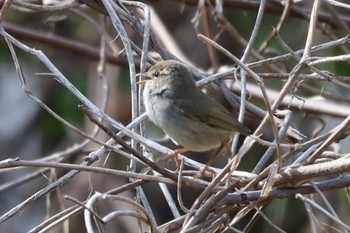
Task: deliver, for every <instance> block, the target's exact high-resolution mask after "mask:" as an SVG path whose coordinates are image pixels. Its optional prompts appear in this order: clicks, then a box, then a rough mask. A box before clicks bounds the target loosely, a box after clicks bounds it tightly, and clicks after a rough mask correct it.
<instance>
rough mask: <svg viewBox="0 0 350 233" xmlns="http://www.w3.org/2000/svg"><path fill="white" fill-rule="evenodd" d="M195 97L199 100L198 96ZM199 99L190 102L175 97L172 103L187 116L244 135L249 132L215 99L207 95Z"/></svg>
mask: <svg viewBox="0 0 350 233" xmlns="http://www.w3.org/2000/svg"><path fill="white" fill-rule="evenodd" d="M196 99H197V100H199V99H198V98H196ZM200 99H201V100H199V101H200V103H196V104H193V103H190V102H189V101H188V100H185V99H177V100H176V101H175V103H174V104H175V107H177V108H178V109H179V110H180V111H181V112H183V113H184V115H186V116H187V117H189V118H191V119H193V120H196V121H201V122H203V123H206V124H208V125H210V126H211V127H215V128H219V129H224V130H228V131H237V132H240V133H242V134H245V135H247V134H248V133H249V132H250V130H249V129H248V128H247V127H246V126H244V125H242V124H241V123H239V122H238V121H237V120H236V119H235V118H234V117H233V116H232V115H231V114H230V112H229V111H228V110H226V109H225V108H224V107H223V106H222V105H220V104H219V103H217V102H216V101H215V100H213V99H211V98H208V96H204V97H202V98H200ZM203 99H205V101H203ZM203 106H204V107H203Z"/></svg>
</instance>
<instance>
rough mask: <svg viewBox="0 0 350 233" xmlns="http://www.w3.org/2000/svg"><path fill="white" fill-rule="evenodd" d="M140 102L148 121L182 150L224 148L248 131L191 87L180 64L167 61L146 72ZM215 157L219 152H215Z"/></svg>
mask: <svg viewBox="0 0 350 233" xmlns="http://www.w3.org/2000/svg"><path fill="white" fill-rule="evenodd" d="M147 77H149V78H151V80H147V82H146V85H145V88H144V91H143V100H144V105H145V108H146V112H147V115H148V117H149V118H150V120H151V121H152V122H153V123H154V124H155V125H157V126H159V127H160V128H162V129H163V130H164V132H165V133H166V134H167V135H168V136H169V137H170V138H171V140H172V141H173V142H174V143H175V144H177V145H180V146H182V147H184V149H180V150H178V151H177V153H183V152H185V151H188V150H191V151H196V152H203V151H208V150H211V149H214V148H220V150H221V149H222V147H223V146H224V145H226V144H227V143H228V142H229V141H230V140H231V138H232V136H233V135H234V133H235V132H239V133H241V134H244V135H248V134H249V133H250V130H249V129H248V128H247V127H246V126H244V125H242V124H241V123H240V122H238V121H237V119H235V118H234V117H233V116H232V115H231V113H230V112H229V111H228V110H227V109H226V108H225V107H223V106H222V105H221V104H219V103H218V102H216V101H215V100H214V99H212V98H211V97H209V96H207V95H205V94H204V93H203V92H202V91H201V90H200V89H199V88H198V87H197V86H196V84H195V81H194V79H193V77H192V74H191V72H190V70H189V69H188V68H187V67H186V66H185V65H183V64H182V63H180V62H177V61H174V60H168V61H163V62H160V63H158V64H156V65H154V66H153V67H151V68H150V69H149V71H148V72H147ZM217 153H219V150H218V151H217Z"/></svg>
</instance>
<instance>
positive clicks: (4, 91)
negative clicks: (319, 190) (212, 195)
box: [0, 0, 350, 233]
mask: <svg viewBox="0 0 350 233" xmlns="http://www.w3.org/2000/svg"><path fill="white" fill-rule="evenodd" d="M6 2H11V1H6ZM96 2H97V3H96ZM98 2H99V1H80V2H77V4H76V5H74V4H72V5H70V4H71V1H38V0H32V1H24V0H23V1H12V3H10V5H9V8H8V9H6V10H5V8H4V7H5V6H6V3H4V2H2V3H0V6H1V7H2V8H1V9H2V13H3V14H2V15H1V18H0V19H1V21H0V26H1V27H3V29H4V30H5V31H6V32H7V33H8V34H10V35H11V36H13V37H14V38H16V39H18V40H19V41H20V42H22V43H23V44H25V45H27V46H28V47H30V48H34V49H37V50H40V51H42V52H43V53H44V54H46V56H47V57H48V58H49V59H50V61H51V62H52V63H53V64H54V65H55V66H56V67H57V68H58V69H59V71H60V72H61V73H62V74H63V75H64V76H65V77H66V78H67V79H68V80H69V81H70V82H71V83H72V84H73V85H74V86H75V87H76V88H77V89H78V90H79V91H80V92H81V93H83V94H84V95H85V96H86V97H87V98H89V100H91V101H92V102H93V103H94V104H95V105H96V106H98V107H100V108H101V109H103V110H104V111H105V112H106V113H107V114H108V115H109V116H111V117H112V118H113V119H115V120H117V121H120V122H121V123H122V124H124V125H127V124H128V123H130V122H131V89H130V78H129V75H130V74H129V67H128V61H127V59H126V55H125V51H124V50H123V45H122V43H121V40H120V37H119V36H118V33H117V32H116V31H115V29H114V28H113V25H112V24H111V22H110V19H109V17H105V16H104V14H103V13H105V12H104V11H103V5H101V3H98ZM218 2H219V1H218ZM313 2H314V1H298V2H297V1H295V2H292V1H267V5H266V8H265V14H264V18H263V21H262V24H261V27H260V30H259V31H258V35H257V39H256V42H255V43H254V46H253V48H254V51H255V52H256V54H259V55H260V56H262V57H263V58H264V59H266V58H268V57H275V56H278V55H282V54H286V53H288V52H287V51H286V50H285V49H284V48H283V47H282V46H281V43H280V42H278V40H277V39H276V38H275V37H273V38H272V39H271V41H269V42H268V43H267V45H266V48H264V47H263V43H264V42H266V39H267V37H268V36H269V35H270V34H271V33H272V31H273V29H274V28H277V30H279V31H278V34H279V36H280V38H281V39H282V40H283V42H284V43H285V44H286V45H288V46H289V48H290V49H292V50H293V51H296V50H299V49H303V48H304V47H305V41H306V37H307V33H308V27H309V15H310V11H311V8H312V4H313ZM322 2H323V4H321V6H320V9H319V18H318V22H317V28H316V33H315V38H314V41H313V44H314V45H318V44H322V43H326V42H331V41H335V40H337V39H341V38H344V37H346V36H347V35H348V34H349V26H350V17H349V16H348V15H349V8H347V9H346V8H345V7H337V6H335V5H333V4H330V3H329V2H328V1H322ZM84 3H87V5H86V4H84ZM93 3H96V4H97V5H94V4H93ZM143 3H144V4H147V5H148V6H149V7H150V8H151V9H152V21H151V24H152V30H153V31H154V33H155V35H156V36H157V37H159V39H160V41H161V43H162V45H163V46H164V48H165V49H166V50H167V51H168V52H170V53H171V54H173V55H175V56H177V57H178V58H179V59H180V60H182V61H185V62H187V63H189V64H191V65H193V66H194V67H196V68H197V69H198V70H200V71H201V72H202V73H205V74H207V75H209V74H213V73H216V72H218V71H219V70H225V69H228V67H232V66H233V65H234V64H233V62H232V61H231V60H230V59H229V58H227V56H225V55H224V54H222V53H220V52H218V51H215V50H214V49H212V48H208V46H207V45H206V44H204V43H203V42H201V41H200V40H199V39H198V37H197V34H198V33H201V34H204V35H206V36H208V37H210V38H213V39H215V41H216V42H217V43H219V44H220V45H222V46H223V47H224V48H226V49H227V50H228V51H230V52H231V53H232V54H234V55H236V56H237V57H241V56H242V54H243V52H244V49H245V43H246V41H248V40H249V38H250V37H251V34H252V30H253V28H254V25H255V21H256V16H257V12H258V8H259V3H260V1H235V0H232V1H225V0H224V1H223V3H224V4H223V11H222V12H220V11H218V10H217V8H215V4H214V1H207V2H204V1H193V0H185V1H169V0H158V1H145V2H143ZM209 3H211V4H209ZM343 3H344V4H347V3H346V2H345V1H343ZM26 4H30V5H29V6H27V5H26ZM62 4H67V6H68V7H67V8H65V9H59V10H54V8H53V7H54V6H61V5H62ZM202 4H205V6H202ZM287 4H290V6H288V8H287V7H286V5H287ZM32 5H34V6H41V8H38V9H33V8H32V7H30V6H32ZM347 6H349V5H347ZM50 7H51V8H50ZM101 7H102V8H101ZM127 8H128V9H129V10H130V11H132V12H133V13H134V15H135V17H140V18H141V19H142V18H143V17H142V16H140V15H142V13H140V12H141V11H139V10H138V9H136V8H135V7H129V6H127ZM101 9H102V10H101ZM284 10H285V11H287V13H286V14H287V16H286V17H285V18H283V17H282V14H283V13H282V12H283V11H284ZM282 18H283V19H282ZM281 21H282V26H281V27H280V28H278V27H279V26H278V24H279V23H281ZM96 24H97V25H100V26H101V27H102V25H103V27H104V28H103V30H104V31H105V32H108V34H109V36H110V38H111V39H112V40H111V41H110V43H111V44H113V45H114V47H115V48H118V49H119V51H112V49H110V47H109V46H106V50H107V51H106V59H107V62H106V65H105V66H104V70H103V71H102V72H101V70H100V68H99V67H101V65H100V66H99V64H100V63H101V59H100V58H99V56H100V55H99V54H100V51H99V50H100V46H101V42H100V41H101V32H100V31H99V30H100V29H99V28H98V27H97V26H96ZM124 24H125V28H126V29H127V33H128V36H129V38H130V39H131V41H132V42H133V43H135V44H136V45H138V46H141V45H142V38H141V36H140V34H138V33H137V32H136V31H135V30H134V28H132V27H130V25H128V24H127V23H125V21H124ZM349 48H350V47H349V44H344V45H341V46H334V47H332V48H329V49H325V50H322V51H321V52H317V53H313V54H312V56H315V57H327V56H336V55H343V54H348V53H349ZM0 51H1V52H0V159H1V160H5V159H8V158H17V157H18V158H20V159H21V160H38V159H47V160H45V161H64V162H68V163H73V164H80V163H81V162H83V161H84V157H85V156H87V155H88V154H89V153H90V152H92V151H95V150H97V149H98V148H99V146H98V145H96V144H94V143H88V144H86V145H84V146H82V147H79V145H81V143H83V142H84V140H85V139H84V138H83V137H82V136H81V135H79V134H77V133H75V132H74V131H72V130H71V129H69V128H68V127H67V126H64V125H63V124H62V123H61V122H59V121H58V120H57V119H55V118H54V117H53V116H52V115H51V114H49V113H48V112H47V111H46V110H44V109H43V108H42V107H40V106H39V105H38V104H37V103H35V102H34V101H33V100H32V99H31V98H29V96H28V95H27V94H26V92H25V90H24V89H23V88H22V87H21V84H20V81H19V78H18V76H17V74H16V69H15V65H14V61H13V59H12V57H11V53H10V51H9V48H8V45H7V44H6V42H5V40H4V37H3V36H2V38H1V39H0ZM15 51H16V53H17V56H18V59H19V63H20V65H21V69H22V71H23V74H24V78H25V80H26V88H27V90H28V91H30V92H31V93H33V94H34V95H35V96H36V97H37V98H39V99H40V100H41V101H42V102H43V103H44V104H45V105H47V106H48V107H49V108H50V109H52V110H53V111H54V112H55V113H56V114H58V115H59V116H60V117H62V118H63V119H64V120H66V121H68V122H69V123H71V124H72V125H74V126H75V127H77V128H79V129H81V130H82V131H84V132H86V133H92V132H93V131H94V126H93V124H92V123H91V122H90V121H89V120H88V119H87V118H86V117H85V116H84V113H82V112H81V111H80V110H79V108H78V105H79V104H81V103H80V101H79V100H78V99H77V98H76V96H74V95H73V94H72V93H71V92H70V91H69V90H67V89H66V88H65V87H64V86H62V85H61V84H60V83H59V82H57V80H56V79H55V77H54V76H52V75H51V74H50V73H49V72H48V70H47V68H46V67H44V65H43V64H42V63H41V62H40V61H39V60H38V59H37V58H36V57H35V56H32V55H30V54H29V53H26V52H24V51H22V50H21V49H18V48H17V47H15ZM150 56H151V57H153V58H157V59H159V57H160V55H159V53H158V51H157V50H156V49H154V48H150ZM139 59H140V56H139V55H138V54H136V53H135V60H136V61H137V62H136V66H137V72H139V65H140V64H139ZM258 60H262V59H261V58H258V57H256V56H254V55H253V56H251V57H250V59H249V60H248V61H247V63H250V62H254V61H258ZM296 64H298V61H296V60H295V59H292V58H290V59H287V60H283V61H282V62H276V63H275V64H273V66H274V68H278V70H279V72H276V73H277V74H278V73H279V74H281V76H279V77H273V76H268V75H267V76H266V77H264V81H265V84H266V86H267V88H268V89H269V91H271V98H273V93H274V91H275V93H278V92H279V91H280V89H281V88H282V87H283V85H284V84H285V82H286V80H287V78H288V74H289V73H290V72H291V71H292V69H294V68H295V66H296ZM317 68H318V69H320V70H322V71H326V72H328V73H331V74H333V75H334V76H337V77H340V79H339V80H341V81H342V82H343V83H344V85H339V84H338V83H335V82H329V81H325V80H324V79H323V80H322V79H321V78H310V79H306V78H305V79H300V82H299V83H297V85H295V87H294V89H293V90H290V96H289V99H288V98H286V101H285V102H284V103H283V105H282V107H281V108H280V109H289V110H291V111H292V112H293V118H292V121H293V123H294V127H295V128H296V129H298V130H299V131H300V132H301V133H302V134H304V135H305V136H307V138H308V139H310V138H313V137H316V135H320V134H323V133H326V132H329V131H330V130H332V129H333V128H334V127H335V126H337V125H338V124H339V123H341V122H342V120H343V119H344V118H345V117H346V116H348V115H349V113H350V107H349V102H350V98H349V97H350V96H349V94H348V93H349V92H348V91H349V90H348V88H349V87H348V85H349V78H348V77H349V76H350V69H349V62H348V61H346V60H345V61H336V62H329V63H325V64H321V65H319V66H317ZM253 69H254V71H255V72H257V73H261V74H267V73H273V71H272V70H273V68H271V67H269V66H268V65H264V66H262V67H256V68H253ZM282 74H286V75H284V76H283V75H282ZM310 74H312V73H311V72H310V71H309V70H306V71H305V72H304V73H303V75H310ZM102 75H105V76H104V77H102ZM248 82H249V84H251V85H252V86H253V87H254V86H255V87H256V86H257V85H256V82H255V81H254V80H253V79H251V78H248ZM234 90H235V92H236V93H238V94H239V91H237V89H234ZM251 90H252V91H251V92H250V93H249V96H250V97H249V102H251V103H253V104H254V105H256V106H259V107H261V108H265V107H264V106H265V104H264V102H263V99H262V98H261V97H259V94H258V92H255V91H254V90H255V89H251ZM209 93H210V91H209ZM211 95H213V96H215V97H216V98H217V99H218V100H220V101H221V103H222V104H224V105H225V106H227V107H229V108H230V105H229V104H228V102H226V101H225V98H224V96H223V95H222V94H221V92H219V91H217V90H214V91H212V93H211ZM292 96H293V99H292V100H291V97H292ZM307 103H311V104H309V105H308V104H307ZM304 104H305V105H304ZM309 106H314V108H311V107H309ZM231 111H236V112H237V109H234V108H232V107H231ZM260 121H261V119H259V118H257V117H250V116H249V114H248V115H247V117H246V119H245V124H246V125H247V126H248V127H249V128H251V129H252V130H254V129H255V128H256V127H257V126H258V125H259V123H260ZM146 126H147V127H146V128H147V135H148V137H149V138H151V139H153V140H156V141H158V142H161V143H163V144H164V145H166V146H168V147H170V148H176V146H175V145H173V144H172V143H171V142H170V141H169V140H166V138H165V139H164V134H163V133H162V131H161V130H160V129H157V128H156V127H154V126H153V125H152V123H150V122H149V121H147V120H146ZM96 138H98V139H99V140H101V141H107V140H108V139H109V137H108V136H107V135H106V134H104V133H102V132H99V133H98V134H97V135H96ZM243 139H244V138H241V140H240V143H242V142H243ZM264 139H266V140H273V135H272V133H271V130H267V131H266V132H265V133H264ZM349 145H350V144H349V140H348V139H344V140H342V141H340V142H339V143H335V144H333V145H332V147H331V148H330V150H331V151H332V152H334V153H335V154H346V153H348V151H349ZM265 150H266V149H265V148H264V147H262V146H259V145H257V146H255V147H254V148H253V149H252V151H251V152H250V153H249V155H247V156H246V157H245V158H246V159H245V160H244V161H243V162H242V164H241V165H240V167H239V169H240V170H243V171H251V170H252V169H253V168H254V166H255V164H256V163H257V161H258V160H259V159H260V157H261V155H262V154H263V152H264V151H265ZM211 154H212V152H208V153H200V154H199V153H189V154H188V156H189V157H190V158H192V159H194V160H196V161H199V162H202V163H205V162H206V161H208V159H209V158H210V155H211ZM159 156H161V155H159ZM106 158H107V157H103V159H102V160H100V161H98V162H96V163H94V165H93V166H96V167H99V166H101V167H108V168H113V169H120V170H126V169H127V167H128V166H129V160H128V159H127V158H125V157H124V156H121V155H119V154H116V153H111V154H110V155H109V157H108V159H106ZM226 161H227V159H226V158H224V157H223V158H220V159H218V160H217V161H215V166H218V167H223V166H224V165H225V163H226ZM164 166H168V167H169V168H172V169H173V168H174V164H173V163H172V162H169V164H164ZM67 172H68V170H67V169H53V168H38V167H36V168H35V167H26V168H23V167H15V168H8V169H0V215H3V214H5V213H7V212H8V211H9V210H11V209H12V208H14V207H15V206H17V205H18V204H20V203H21V202H23V201H24V200H26V199H27V198H28V197H30V196H31V195H33V194H34V193H36V192H37V191H39V190H41V189H42V188H44V187H46V186H47V185H49V184H50V183H52V182H53V181H54V180H56V179H57V178H58V177H60V176H62V175H63V174H66V173H67ZM127 182H128V180H127V179H124V178H119V177H115V176H106V175H103V174H97V173H87V172H81V173H80V174H78V175H76V176H75V177H74V178H73V179H71V180H69V181H68V182H66V183H65V184H63V185H62V186H60V187H59V188H57V189H55V190H54V191H53V192H51V193H50V194H48V195H46V196H45V197H44V198H41V199H39V200H37V201H35V202H33V203H31V204H30V205H28V206H27V207H26V208H24V209H23V210H22V211H20V213H17V214H16V215H14V216H13V217H11V218H9V219H7V220H6V221H4V222H2V223H0V232H8V233H11V232H28V231H29V230H31V229H33V228H34V227H35V226H37V225H39V224H40V223H42V222H43V221H44V220H45V219H47V218H48V217H49V216H52V215H54V214H56V213H58V212H59V211H62V210H64V209H66V208H68V207H69V206H73V205H74V204H75V203H73V202H72V201H70V200H67V199H63V198H62V197H63V196H64V195H66V196H70V197H74V198H75V199H77V200H80V201H84V200H86V199H87V198H88V197H89V195H91V193H92V192H95V191H98V192H105V191H108V190H111V189H113V188H114V187H120V186H121V185H123V184H126V183H127ZM142 187H143V188H144V192H145V195H146V196H147V198H148V201H149V203H150V205H151V207H152V210H153V212H154V215H155V217H156V219H157V224H159V225H161V224H164V223H166V222H168V221H170V220H172V219H173V218H174V217H173V216H172V215H171V212H170V210H169V207H168V206H167V202H166V200H165V199H164V197H162V196H161V195H159V193H160V190H159V186H158V185H157V184H156V183H148V184H144V185H143V186H142ZM169 188H170V189H171V191H173V192H174V194H173V196H174V197H175V198H176V194H175V193H176V187H175V186H169ZM182 192H183V196H185V197H186V198H185V199H184V202H185V205H186V206H190V205H191V203H193V201H194V200H195V199H196V197H198V195H199V191H198V192H197V190H195V191H194V190H193V189H189V188H184V189H183V190H182ZM123 195H125V196H127V197H130V198H132V199H137V198H138V197H137V195H136V193H135V191H134V190H131V191H130V190H129V191H126V192H124V193H123ZM325 195H326V196H327V198H328V200H329V201H331V204H332V206H333V208H334V209H335V210H336V212H337V213H338V215H339V216H340V218H342V217H343V218H342V219H343V220H344V217H345V218H346V216H347V214H348V211H349V206H348V205H345V206H344V205H343V204H342V203H344V202H347V200H346V197H347V196H346V195H345V191H344V190H334V191H329V192H325ZM317 198H318V197H316V199H317ZM100 205H101V207H100V208H101V209H100V211H101V212H105V213H107V212H108V211H109V210H111V209H114V208H120V209H123V203H122V204H120V205H117V204H114V203H113V205H110V203H100ZM124 205H125V204H124ZM264 211H265V214H266V215H267V216H268V217H269V219H271V221H273V222H274V223H275V224H276V225H277V226H279V227H280V228H281V229H283V230H284V231H286V232H305V233H306V232H312V230H311V229H312V226H311V225H310V221H309V219H308V217H307V210H306V207H305V206H304V203H303V202H301V201H299V200H297V199H295V198H288V199H281V200H275V201H274V202H272V203H271V204H270V205H269V206H267V207H266V210H264ZM251 217H252V215H249V216H248V217H247V218H245V219H243V221H242V222H241V223H239V224H238V228H239V227H242V228H244V226H245V225H246V224H247V222H248V221H249V218H251ZM318 217H320V221H321V222H323V223H324V225H321V226H318V227H317V229H318V230H319V232H339V231H336V230H334V229H333V228H332V227H333V224H334V222H333V221H332V220H330V219H328V218H326V217H325V216H324V215H322V214H320V215H318ZM323 218H324V220H322V219H323ZM70 220H71V221H70V222H69V224H67V223H64V224H63V223H62V224H59V225H58V226H55V227H53V228H52V229H50V230H51V232H85V226H84V222H83V217H82V212H81V211H80V212H79V213H77V214H75V215H74V216H72V217H71V218H70ZM134 223H135V221H132V220H130V219H129V218H125V219H124V218H122V220H121V221H119V222H113V223H108V224H107V225H106V226H105V231H106V232H137V226H136V225H135V224H134ZM347 224H350V222H349V220H347ZM250 232H279V231H277V230H276V229H274V228H273V227H271V225H270V224H269V223H267V222H266V221H265V220H264V219H263V218H260V219H259V220H258V221H257V222H256V223H255V224H254V225H253V227H252V229H251V230H250Z"/></svg>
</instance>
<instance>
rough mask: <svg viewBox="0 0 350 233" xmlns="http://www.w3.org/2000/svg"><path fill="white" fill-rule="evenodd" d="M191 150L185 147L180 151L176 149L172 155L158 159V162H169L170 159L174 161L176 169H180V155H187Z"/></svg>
mask: <svg viewBox="0 0 350 233" xmlns="http://www.w3.org/2000/svg"><path fill="white" fill-rule="evenodd" d="M189 150H190V149H188V148H186V147H184V148H180V149H176V150H175V151H174V153H171V154H170V155H167V156H164V157H161V158H158V159H157V161H167V160H169V159H174V161H175V164H176V167H177V168H179V167H180V161H179V154H182V153H185V152H187V151H189Z"/></svg>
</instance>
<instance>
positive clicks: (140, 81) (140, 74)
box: [135, 73, 152, 84]
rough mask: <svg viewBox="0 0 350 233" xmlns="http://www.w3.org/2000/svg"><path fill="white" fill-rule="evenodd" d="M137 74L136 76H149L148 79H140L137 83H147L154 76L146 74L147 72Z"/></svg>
mask: <svg viewBox="0 0 350 233" xmlns="http://www.w3.org/2000/svg"><path fill="white" fill-rule="evenodd" d="M135 76H136V77H137V76H144V77H145V78H148V79H144V80H139V81H137V82H136V84H143V83H147V82H149V81H151V80H152V77H151V76H148V75H147V74H145V73H138V74H136V75H135Z"/></svg>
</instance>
